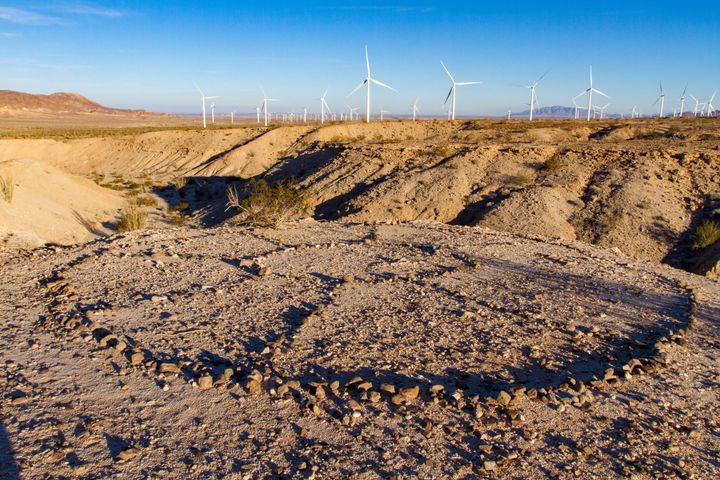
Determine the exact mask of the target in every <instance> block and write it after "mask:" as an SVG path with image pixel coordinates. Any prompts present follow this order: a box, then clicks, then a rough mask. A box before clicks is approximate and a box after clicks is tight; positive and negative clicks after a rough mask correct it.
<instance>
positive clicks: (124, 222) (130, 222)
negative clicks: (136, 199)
mask: <svg viewBox="0 0 720 480" xmlns="http://www.w3.org/2000/svg"><path fill="white" fill-rule="evenodd" d="M146 223H147V212H146V211H145V210H142V209H140V208H138V207H137V206H136V205H131V206H129V207H127V208H125V210H123V212H122V214H121V215H120V221H119V222H118V223H117V225H116V226H115V230H116V231H117V232H118V233H125V232H132V231H134V230H140V229H141V228H145V224H146Z"/></svg>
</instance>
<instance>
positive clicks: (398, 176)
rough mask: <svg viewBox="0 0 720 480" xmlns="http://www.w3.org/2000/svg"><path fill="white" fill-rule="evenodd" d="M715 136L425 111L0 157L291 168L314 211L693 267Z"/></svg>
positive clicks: (131, 173)
mask: <svg viewBox="0 0 720 480" xmlns="http://www.w3.org/2000/svg"><path fill="white" fill-rule="evenodd" d="M718 145H720V127H718V125H717V123H716V122H714V121H713V120H712V119H709V120H705V119H701V120H696V119H683V120H672V119H668V120H664V121H662V122H658V121H652V120H643V121H625V122H621V121H607V122H597V123H591V124H589V125H586V124H584V123H578V122H569V121H539V122H537V123H533V124H532V125H530V124H528V123H527V122H520V121H512V122H491V121H458V122H442V121H427V122H385V123H382V124H380V123H372V124H364V123H356V124H330V125H325V126H322V127H321V126H317V125H312V126H279V127H275V128H271V129H265V128H261V127H256V126H248V127H245V128H233V129H214V130H207V131H202V130H178V131H157V132H149V133H144V134H141V135H126V136H122V135H121V136H108V137H104V138H79V139H74V140H64V141H61V140H49V139H38V140H13V139H8V140H0V159H5V160H7V159H18V160H23V159H33V160H37V161H42V162H46V163H49V164H51V165H54V166H56V167H58V168H61V169H63V170H65V171H67V172H70V173H74V174H85V175H87V174H90V173H92V172H98V173H100V174H115V175H123V176H125V177H130V178H132V177H140V176H143V175H146V176H149V177H150V178H152V179H153V180H154V181H156V182H158V183H162V182H167V181H168V180H169V179H172V178H175V177H179V176H185V177H196V178H199V179H203V178H208V179H211V178H215V179H217V180H219V181H220V182H221V183H222V182H225V181H227V180H228V179H231V178H233V177H241V178H250V177H257V176H265V177H266V178H269V179H272V180H289V179H293V180H297V181H298V182H299V183H300V185H301V187H303V188H306V189H308V190H309V191H310V192H311V194H312V197H313V199H314V207H315V216H316V217H317V218H325V219H337V218H346V219H351V220H359V221H372V220H384V221H409V220H417V219H426V220H437V221H441V222H446V223H454V224H463V225H478V226H486V227H490V228H493V229H498V230H504V231H510V232H517V233H526V234H539V235H544V236H548V237H560V238H563V239H579V240H582V241H585V242H588V243H593V244H597V245H601V246H604V247H607V248H618V249H620V250H621V251H623V252H625V253H627V254H629V255H631V256H633V257H634V258H638V259H644V260H650V261H654V262H666V263H669V264H671V265H675V266H680V267H687V268H695V267H694V266H695V265H696V264H698V261H699V260H698V259H696V258H695V257H697V256H701V257H703V259H702V262H701V263H703V265H706V264H707V262H708V261H709V260H707V258H706V257H708V256H710V257H711V258H714V257H713V255H712V254H707V253H706V252H693V251H692V250H691V249H690V237H691V235H692V233H693V231H694V230H695V228H697V226H698V224H699V223H701V222H702V221H704V220H706V219H708V218H713V215H714V214H713V211H714V210H716V209H717V208H718V207H720V206H718V207H715V208H710V207H711V206H712V202H713V201H716V200H717V199H718V198H720V187H718V185H720V173H719V172H720V160H719V158H720V150H718V148H719V147H718ZM201 183H203V184H205V183H206V182H205V181H201ZM196 190H197V191H200V190H202V189H200V188H198V189H196ZM223 191H224V186H222V185H220V186H219V187H218V188H214V189H212V192H211V193H210V194H207V192H200V193H201V194H202V195H200V196H199V197H198V198H195V197H192V196H190V197H189V198H186V199H183V200H184V201H188V202H189V203H190V204H191V206H192V207H193V208H197V209H202V208H204V207H205V206H207V203H208V197H211V198H210V199H209V200H210V202H216V203H223V202H224V199H223V198H222V192H223ZM216 194H219V196H216ZM713 199H716V200H713ZM717 220H719V221H720V218H717ZM696 253H698V254H699V255H696ZM711 263H712V262H711ZM697 268H698V269H699V268H700V267H697ZM705 270H706V271H713V269H712V268H709V269H708V268H705ZM698 271H699V270H698Z"/></svg>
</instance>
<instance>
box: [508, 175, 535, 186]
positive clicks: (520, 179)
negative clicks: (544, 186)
mask: <svg viewBox="0 0 720 480" xmlns="http://www.w3.org/2000/svg"><path fill="white" fill-rule="evenodd" d="M512 182H513V183H514V184H515V185H521V186H522V185H530V184H531V183H532V182H533V179H532V177H531V176H530V175H528V174H526V173H518V174H517V175H515V176H514V177H513V179H512Z"/></svg>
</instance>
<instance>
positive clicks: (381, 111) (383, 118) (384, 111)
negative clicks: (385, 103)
mask: <svg viewBox="0 0 720 480" xmlns="http://www.w3.org/2000/svg"><path fill="white" fill-rule="evenodd" d="M386 113H390V112H389V111H387V110H384V109H383V108H382V105H380V121H381V122H382V121H383V120H385V114H386Z"/></svg>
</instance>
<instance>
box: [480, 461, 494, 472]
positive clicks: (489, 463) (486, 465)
mask: <svg viewBox="0 0 720 480" xmlns="http://www.w3.org/2000/svg"><path fill="white" fill-rule="evenodd" d="M483 468H484V469H485V470H486V471H488V472H492V471H495V470H497V463H496V462H493V461H492V460H486V461H485V462H483Z"/></svg>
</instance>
